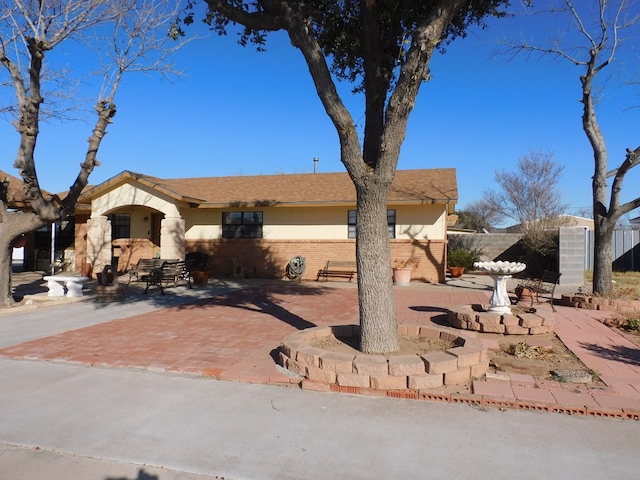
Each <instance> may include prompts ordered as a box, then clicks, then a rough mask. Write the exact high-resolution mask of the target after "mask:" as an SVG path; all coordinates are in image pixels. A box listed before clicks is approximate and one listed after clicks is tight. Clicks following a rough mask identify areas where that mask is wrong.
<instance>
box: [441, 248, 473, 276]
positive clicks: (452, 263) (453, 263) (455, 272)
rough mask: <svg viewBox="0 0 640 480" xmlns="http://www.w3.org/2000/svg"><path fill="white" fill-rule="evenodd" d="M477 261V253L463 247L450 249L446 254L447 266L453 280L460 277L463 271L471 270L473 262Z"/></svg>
mask: <svg viewBox="0 0 640 480" xmlns="http://www.w3.org/2000/svg"><path fill="white" fill-rule="evenodd" d="M478 260H479V255H478V254H477V252H475V251H472V250H468V249H466V248H464V247H456V248H452V249H450V250H449V251H448V252H447V266H448V267H449V273H450V274H451V276H452V277H453V278H457V277H460V276H461V275H462V274H463V273H464V271H465V270H472V269H473V264H474V262H477V261H478Z"/></svg>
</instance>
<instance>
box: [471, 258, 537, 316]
mask: <svg viewBox="0 0 640 480" xmlns="http://www.w3.org/2000/svg"><path fill="white" fill-rule="evenodd" d="M473 266H474V268H475V269H476V270H480V271H483V272H487V273H488V274H489V275H491V277H492V278H493V281H494V283H495V285H494V287H493V295H491V300H490V303H491V306H490V307H489V311H490V312H495V313H511V300H509V295H508V294H507V280H508V279H509V278H511V275H513V274H514V273H520V272H522V271H523V270H524V269H525V268H527V265H526V264H524V263H520V262H475V263H474V264H473Z"/></svg>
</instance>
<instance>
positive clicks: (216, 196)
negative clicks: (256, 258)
mask: <svg viewBox="0 0 640 480" xmlns="http://www.w3.org/2000/svg"><path fill="white" fill-rule="evenodd" d="M127 178H130V179H134V180H137V181H139V182H140V183H143V184H145V185H147V186H149V187H151V188H154V189H156V190H159V191H162V192H164V193H165V194H168V195H170V196H171V197H173V198H176V199H178V200H182V201H186V202H190V203H196V204H199V205H201V206H228V205H238V206H251V205H282V204H288V205H295V204H307V205H308V204H318V205H322V204H324V205H326V204H354V203H355V202H356V192H355V187H354V186H353V183H352V182H351V179H350V178H349V175H348V174H347V173H346V172H343V173H342V172H341V173H309V174H291V175H288V174H287V175H285V174H282V175H256V176H237V177H200V178H173V179H162V178H157V177H152V176H149V175H143V174H139V173H133V172H128V171H125V172H123V173H121V174H120V175H117V176H116V177H113V178H112V179H110V180H107V181H106V182H104V183H103V184H101V185H99V186H97V187H95V188H94V189H92V190H90V191H88V192H86V193H85V194H83V196H82V197H83V198H81V200H83V201H86V200H89V199H90V198H93V197H95V196H97V195H100V194H102V193H103V192H104V191H106V190H107V189H110V188H112V187H113V186H116V185H117V184H120V183H122V182H123V181H126V179H127ZM87 197H88V198H87ZM457 198H458V189H457V183H456V172H455V169H453V168H443V169H421V170H399V171H398V172H397V174H396V178H395V180H394V182H393V184H392V186H391V189H390V191H389V203H390V204H392V203H448V202H450V201H454V202H455V201H456V200H457Z"/></svg>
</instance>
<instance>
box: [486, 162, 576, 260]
mask: <svg viewBox="0 0 640 480" xmlns="http://www.w3.org/2000/svg"><path fill="white" fill-rule="evenodd" d="M563 170H564V167H563V166H562V165H558V164H557V163H556V162H555V161H554V160H553V154H551V153H545V152H539V151H531V152H529V154H528V155H525V156H523V157H522V158H521V159H520V160H519V161H518V165H517V170H516V171H514V172H508V171H505V170H502V171H497V172H496V174H495V180H496V183H497V184H498V186H499V189H498V190H487V191H485V192H484V199H483V201H484V202H485V204H486V205H487V208H488V210H489V211H491V212H493V213H494V214H497V215H499V216H500V217H502V218H510V219H512V220H514V221H515V222H517V223H518V224H519V226H520V232H522V233H523V234H524V237H523V241H524V242H525V245H526V247H527V248H528V249H530V250H531V251H533V252H536V253H539V254H541V255H548V254H549V253H551V252H552V251H553V250H554V249H555V238H556V233H557V230H558V227H559V226H562V225H567V224H568V223H569V222H570V220H569V219H568V217H567V216H565V215H564V213H565V211H566V209H567V205H566V204H564V203H562V201H561V197H562V196H561V194H560V192H559V190H558V182H559V181H560V178H561V175H562V171H563Z"/></svg>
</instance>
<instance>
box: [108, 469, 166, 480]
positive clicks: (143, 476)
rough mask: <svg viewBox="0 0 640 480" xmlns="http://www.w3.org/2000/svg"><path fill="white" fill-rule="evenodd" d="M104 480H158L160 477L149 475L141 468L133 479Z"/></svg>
mask: <svg viewBox="0 0 640 480" xmlns="http://www.w3.org/2000/svg"><path fill="white" fill-rule="evenodd" d="M104 480H160V477H158V476H157V475H150V474H148V473H147V472H145V471H144V469H143V468H141V469H140V470H138V476H137V477H135V478H127V477H106V478H105V479H104Z"/></svg>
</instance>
